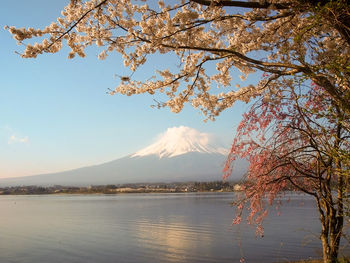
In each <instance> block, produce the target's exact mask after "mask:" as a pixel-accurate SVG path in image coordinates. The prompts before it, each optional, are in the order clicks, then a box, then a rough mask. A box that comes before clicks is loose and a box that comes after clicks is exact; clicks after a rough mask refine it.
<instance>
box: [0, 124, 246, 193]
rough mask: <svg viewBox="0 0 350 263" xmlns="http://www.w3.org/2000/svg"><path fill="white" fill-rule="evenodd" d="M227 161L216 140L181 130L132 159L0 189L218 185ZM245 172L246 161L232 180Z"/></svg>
mask: <svg viewBox="0 0 350 263" xmlns="http://www.w3.org/2000/svg"><path fill="white" fill-rule="evenodd" d="M226 157H227V150H226V149H224V148H222V147H221V148H220V147H218V146H217V145H216V143H215V140H214V138H213V136H211V135H210V134H207V133H202V132H199V131H197V130H195V129H192V128H189V127H185V126H180V127H173V128H169V129H168V130H167V131H166V132H165V133H163V134H162V135H161V136H159V137H158V140H156V142H155V143H153V144H151V145H150V146H148V147H146V148H144V149H142V150H140V151H138V152H136V153H135V154H133V155H128V156H125V157H123V158H119V159H116V160H113V161H110V162H106V163H102V164H99V165H92V166H86V167H82V168H78V169H74V170H69V171H62V172H57V173H51V174H41V175H33V176H26V177H18V178H5V179H0V186H15V185H44V186H48V185H67V186H86V185H103V184H123V183H145V182H185V181H216V180H221V179H222V169H223V167H224V164H225V160H226ZM246 170H247V162H246V161H243V160H238V161H236V163H235V172H234V174H233V175H232V176H231V179H232V180H237V179H239V178H241V177H242V175H243V174H244V173H245V171H246Z"/></svg>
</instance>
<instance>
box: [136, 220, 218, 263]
mask: <svg viewBox="0 0 350 263" xmlns="http://www.w3.org/2000/svg"><path fill="white" fill-rule="evenodd" d="M135 230H136V231H135V232H136V239H137V240H140V242H142V244H143V246H144V247H146V248H150V249H153V248H155V247H156V248H158V249H157V250H158V251H157V253H159V256H160V258H162V259H163V260H164V259H165V260H166V261H168V262H188V260H189V259H188V257H189V255H191V254H193V251H197V250H198V247H199V243H200V246H201V247H207V248H208V249H209V248H210V247H211V242H212V237H211V233H210V232H209V231H207V230H206V228H204V227H203V226H202V227H200V226H196V227H195V226H190V225H188V224H186V222H185V219H184V218H181V217H179V218H177V219H176V221H173V220H170V221H168V220H165V219H164V218H159V220H158V221H154V220H152V221H150V220H149V219H141V220H139V221H136V224H135ZM202 256H203V255H201V257H202ZM192 257H193V255H192Z"/></svg>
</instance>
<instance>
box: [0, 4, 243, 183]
mask: <svg viewBox="0 0 350 263" xmlns="http://www.w3.org/2000/svg"><path fill="white" fill-rule="evenodd" d="M68 2H69V1H68V0H67V1H62V0H52V1H45V0H31V1H25V0H20V1H5V2H3V3H2V6H1V9H0V16H1V21H0V27H1V29H0V35H1V49H0V52H1V53H0V58H1V59H0V63H1V73H0V77H1V78H0V91H1V93H0V178H5V177H13V176H26V175H33V174H39V173H48V172H56V171H62V170H67V169H72V168H78V167H81V166H86V165H93V164H98V163H103V162H106V161H110V160H113V159H117V158H120V157H123V156H125V155H127V154H130V153H133V152H135V151H137V150H139V149H140V148H142V147H144V146H146V145H148V144H150V143H151V142H152V140H153V139H154V138H155V137H156V136H157V135H158V134H160V133H162V132H164V131H165V130H166V129H167V128H169V127H173V126H180V125H184V126H189V127H192V128H195V129H198V130H199V131H202V132H208V133H212V134H214V135H216V136H217V137H219V138H221V141H222V142H223V143H224V144H226V145H227V147H229V146H230V142H231V140H232V139H233V136H234V131H235V127H236V126H237V125H238V122H239V120H240V118H241V114H242V112H243V111H244V110H245V109H247V106H246V105H245V104H242V103H241V104H238V105H236V106H235V107H233V108H231V109H229V110H227V111H226V112H224V113H223V114H222V115H221V116H219V117H218V118H217V120H216V121H214V122H211V121H208V122H207V123H204V122H203V120H204V119H205V118H204V116H203V115H202V114H201V113H200V112H199V111H198V110H195V109H192V108H191V107H190V106H188V107H186V108H185V109H184V110H183V112H181V113H179V114H174V113H171V112H170V111H169V110H168V109H165V108H164V109H161V110H158V109H153V108H151V107H150V105H152V104H153V103H154V102H153V97H152V96H150V95H137V96H131V97H126V96H122V95H114V96H110V95H108V94H106V91H107V90H108V88H114V87H115V86H116V84H117V82H118V81H119V80H118V78H115V74H118V75H126V74H128V73H130V72H129V71H128V69H126V68H124V66H123V62H122V60H121V58H120V56H119V55H118V54H115V55H113V56H109V57H108V58H107V59H106V60H104V61H100V60H98V59H97V54H98V50H96V49H94V48H92V49H90V50H89V52H88V53H87V57H86V58H84V59H82V58H79V57H76V58H74V59H72V60H68V59H67V55H68V52H67V50H66V49H64V50H63V51H61V52H60V53H58V54H54V55H52V54H45V55H41V56H39V57H38V58H36V59H22V58H21V57H20V56H19V55H17V54H15V53H14V51H16V50H17V51H21V50H22V47H20V46H17V44H16V41H15V40H14V39H13V38H12V36H11V35H10V34H9V33H8V32H7V31H6V30H4V29H3V27H4V26H5V25H8V26H17V27H44V26H46V25H48V24H49V23H50V22H52V21H54V20H56V18H57V17H58V16H59V15H60V11H61V10H62V8H63V7H64V6H65V4H66V3H68ZM171 62H172V61H171V60H169V58H166V59H165V58H164V57H161V56H159V57H155V58H154V63H152V65H164V63H170V64H171ZM174 63H176V61H175V60H174ZM170 66H171V65H170ZM152 70H153V68H152V67H149V66H148V67H145V68H144V69H142V70H139V71H138V72H137V74H138V75H137V77H138V79H142V78H143V77H144V78H145V79H146V78H148V77H149V76H151V74H152ZM237 79H238V76H237Z"/></svg>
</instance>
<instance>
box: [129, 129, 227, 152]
mask: <svg viewBox="0 0 350 263" xmlns="http://www.w3.org/2000/svg"><path fill="white" fill-rule="evenodd" d="M189 152H198V153H218V154H223V155H227V154H228V150H227V149H224V148H222V147H217V146H215V145H214V144H213V137H212V136H211V135H210V134H208V133H202V132H199V131H197V130H195V129H192V128H189V127H185V126H180V127H173V128H169V129H168V130H167V131H166V132H165V133H163V134H162V135H161V136H160V137H159V138H158V140H157V141H156V142H155V143H153V144H151V145H150V146H148V147H146V148H144V149H142V150H140V151H138V152H136V153H134V154H133V155H131V157H136V156H139V157H140V156H147V155H157V156H159V158H164V157H168V158H169V157H174V156H178V155H182V154H185V153H189Z"/></svg>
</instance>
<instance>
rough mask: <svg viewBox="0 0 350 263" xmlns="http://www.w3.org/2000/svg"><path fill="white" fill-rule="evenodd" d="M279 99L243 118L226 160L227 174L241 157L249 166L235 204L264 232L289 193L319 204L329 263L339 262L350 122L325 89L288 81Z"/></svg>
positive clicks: (265, 99) (267, 101) (262, 101)
mask: <svg viewBox="0 0 350 263" xmlns="http://www.w3.org/2000/svg"><path fill="white" fill-rule="evenodd" d="M284 84H285V87H287V88H285V89H284V90H283V91H281V93H282V94H281V93H280V94H279V95H277V96H275V95H273V96H271V94H269V92H268V91H267V90H266V91H265V92H267V93H268V97H261V98H260V99H259V100H258V101H257V102H256V103H255V104H254V105H253V106H252V108H251V109H250V111H249V112H248V113H247V114H245V115H244V118H243V120H242V122H241V124H240V125H239V127H238V129H237V136H236V137H235V139H234V141H233V145H232V149H231V152H230V155H229V157H228V160H227V163H226V167H225V176H226V177H227V176H229V175H230V174H231V171H232V168H234V167H232V164H233V161H234V160H235V159H236V158H238V157H240V158H246V159H247V160H248V161H249V163H250V166H249V169H248V172H247V177H246V180H245V182H244V186H243V191H242V194H241V196H240V197H239V198H238V200H237V203H236V205H237V216H236V218H235V219H234V223H240V222H241V220H242V212H243V208H244V207H248V210H249V215H248V218H247V220H248V221H249V222H250V223H253V224H256V225H257V231H258V232H259V233H262V231H263V230H262V221H263V219H264V217H265V216H266V214H267V211H268V208H269V205H272V204H274V202H276V198H277V197H280V196H281V195H284V194H285V193H286V191H297V192H302V193H305V194H308V195H311V196H313V197H314V199H315V200H316V205H317V208H318V212H319V215H320V221H321V225H322V231H321V235H320V239H321V242H322V248H323V259H324V262H325V263H329V262H337V257H338V252H339V244H340V240H341V236H342V231H343V223H344V215H345V212H346V210H347V209H348V207H347V204H348V203H347V199H348V190H349V189H348V183H349V176H350V170H349V168H350V118H349V115H346V114H345V113H344V112H343V111H342V110H341V109H340V108H339V107H338V106H337V105H336V104H334V102H333V101H332V99H331V98H330V97H329V95H328V94H325V93H324V92H323V90H322V88H320V87H318V86H317V85H315V84H313V86H312V87H311V88H309V87H303V86H300V84H298V83H295V82H293V81H291V80H290V79H285V83H284ZM280 90H281V89H280Z"/></svg>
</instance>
